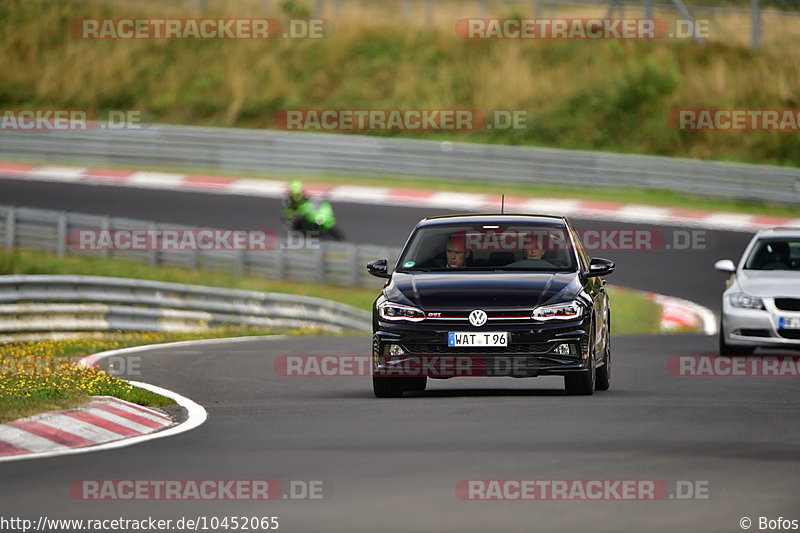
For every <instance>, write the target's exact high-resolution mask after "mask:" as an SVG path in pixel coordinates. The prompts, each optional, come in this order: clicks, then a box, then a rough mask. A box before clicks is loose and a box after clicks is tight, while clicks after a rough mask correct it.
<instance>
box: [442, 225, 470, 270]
mask: <svg viewBox="0 0 800 533" xmlns="http://www.w3.org/2000/svg"><path fill="white" fill-rule="evenodd" d="M445 253H446V254H447V268H463V267H465V266H467V259H469V257H470V253H471V252H470V251H469V250H467V238H466V235H464V233H453V234H452V235H450V237H449V238H448V239H447V246H446V247H445Z"/></svg>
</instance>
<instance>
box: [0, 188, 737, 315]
mask: <svg viewBox="0 0 800 533" xmlns="http://www.w3.org/2000/svg"><path fill="white" fill-rule="evenodd" d="M0 198H1V199H2V200H1V201H0V203H3V204H6V205H20V206H26V207H41V208H45V209H63V210H66V211H75V212H81V213H90V214H107V215H114V216H121V217H130V218H139V219H146V220H156V221H160V222H172V223H176V224H189V225H197V226H204V227H216V228H226V229H255V228H259V229H273V230H276V231H283V225H282V224H281V220H280V201H279V200H276V199H270V198H254V197H246V196H234V195H224V194H219V195H217V194H209V193H196V192H174V191H161V190H152V189H138V188H128V187H116V186H114V187H111V186H100V185H78V184H64V183H52V182H37V181H28V180H5V179H0ZM333 208H334V213H335V215H336V220H337V221H338V224H339V225H340V227H341V229H342V231H343V232H344V235H345V237H346V239H347V240H349V241H352V242H361V243H375V244H386V245H391V246H402V244H403V243H404V242H405V239H406V238H407V237H408V234H409V233H410V232H411V229H413V227H414V225H415V224H416V223H417V222H419V220H420V219H422V218H424V217H426V216H434V215H442V214H447V212H443V211H441V210H437V209H428V208H426V209H421V208H408V207H388V206H374V205H365V204H346V203H341V202H336V203H334V204H333ZM452 212H459V210H453V211H452ZM571 220H572V221H573V224H574V225H575V227H576V228H577V229H579V230H581V229H593V230H603V229H621V228H627V229H636V230H653V231H657V232H663V235H664V236H665V238H666V239H667V243H670V242H672V241H673V235H674V233H673V231H674V230H676V229H677V230H679V231H683V232H686V231H691V230H692V229H691V228H670V227H665V226H655V225H652V224H625V223H622V222H601V221H597V220H580V219H574V218H573V219H571ZM656 240H657V239H654V242H655V241H656ZM749 240H750V234H747V233H739V232H720V231H714V232H711V231H709V232H706V234H705V245H704V247H703V248H702V249H698V250H674V249H671V250H666V249H662V250H655V251H652V250H648V251H635V250H624V251H620V250H608V251H606V250H603V251H598V252H596V253H594V254H591V253H590V255H597V256H600V257H606V258H608V259H612V260H614V261H616V262H617V270H616V271H615V272H614V274H612V276H611V277H609V283H613V284H616V285H622V286H626V287H631V288H635V289H640V290H647V291H655V292H660V293H663V294H667V295H669V296H676V297H679V298H687V299H690V300H692V301H695V302H697V303H699V304H701V305H705V306H706V307H709V308H710V309H712V310H714V311H715V312H716V311H717V310H718V308H719V298H720V295H721V294H722V290H723V284H724V280H725V276H724V275H723V274H720V273H718V272H716V271H715V270H714V268H713V266H714V262H715V261H716V260H718V259H734V260H738V259H739V257H740V256H741V254H742V252H743V251H744V248H745V246H746V245H747V243H748V242H749ZM376 259H377V258H376Z"/></svg>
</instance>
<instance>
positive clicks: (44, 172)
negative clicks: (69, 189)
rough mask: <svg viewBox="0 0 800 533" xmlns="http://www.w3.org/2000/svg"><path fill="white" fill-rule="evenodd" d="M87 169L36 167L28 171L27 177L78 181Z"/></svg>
mask: <svg viewBox="0 0 800 533" xmlns="http://www.w3.org/2000/svg"><path fill="white" fill-rule="evenodd" d="M87 170H88V169H86V168H79V167H37V168H34V169H32V170H31V171H30V172H28V177H29V178H33V179H37V180H47V181H78V180H79V179H81V178H82V177H83V173H84V172H86V171H87Z"/></svg>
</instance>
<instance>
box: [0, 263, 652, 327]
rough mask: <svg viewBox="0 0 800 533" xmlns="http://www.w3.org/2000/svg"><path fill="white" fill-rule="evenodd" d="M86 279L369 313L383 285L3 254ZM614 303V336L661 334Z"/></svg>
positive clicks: (616, 294)
mask: <svg viewBox="0 0 800 533" xmlns="http://www.w3.org/2000/svg"><path fill="white" fill-rule="evenodd" d="M45 273H47V274H62V275H66V274H83V275H96V276H113V277H127V278H135V279H151V280H157V281H169V282H176V283H190V284H200V285H208V286H214V287H225V288H235V289H246V290H256V291H269V292H281V293H289V294H302V295H305V296H314V297H318V298H326V299H328V300H334V301H337V302H342V303H346V304H348V305H352V306H354V307H357V308H360V309H365V310H371V309H372V303H373V301H374V300H375V297H376V296H377V295H378V290H379V286H380V283H379V282H377V280H376V287H375V288H363V287H337V286H333V285H319V284H307V283H296V282H287V281H275V280H267V279H264V278H260V277H256V276H235V275H232V274H227V273H224V272H208V271H201V270H186V269H180V268H172V267H155V266H149V265H144V264H142V263H138V262H135V261H125V260H119V259H101V258H93V257H70V256H66V257H58V256H56V255H55V254H52V253H47V252H39V251H32V250H14V251H13V252H9V251H7V250H3V249H0V275H3V274H45ZM609 293H610V294H611V298H612V301H613V302H614V317H615V318H614V332H615V334H618V335H625V334H630V333H657V332H658V331H659V327H658V315H659V308H658V306H657V305H656V304H654V303H653V302H651V301H650V300H648V299H647V298H645V297H644V296H643V295H642V294H641V293H639V292H636V291H631V290H626V289H620V288H617V287H612V288H610V289H609Z"/></svg>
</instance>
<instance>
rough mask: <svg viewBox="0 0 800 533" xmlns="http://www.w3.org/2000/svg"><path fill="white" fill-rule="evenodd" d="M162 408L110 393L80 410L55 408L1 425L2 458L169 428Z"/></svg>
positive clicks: (84, 445)
mask: <svg viewBox="0 0 800 533" xmlns="http://www.w3.org/2000/svg"><path fill="white" fill-rule="evenodd" d="M174 424H175V422H174V421H173V420H172V418H170V417H169V416H167V415H166V414H164V413H163V412H161V411H158V410H156V409H150V408H147V407H142V406H141V405H136V404H133V403H130V402H126V401H124V400H120V399H118V398H112V397H110V396H96V397H94V398H93V399H92V400H91V401H90V402H89V403H87V404H85V405H82V406H81V407H80V408H77V409H68V410H64V411H52V412H49V413H44V414H40V415H35V416H32V417H29V418H23V419H21V420H15V421H14V422H9V423H7V424H2V425H0V457H10V456H19V455H27V454H31V453H46V452H59V451H64V450H71V449H74V448H84V447H86V446H95V445H98V444H105V443H108V442H113V441H117V440H120V439H124V438H128V437H136V436H140V435H146V434H148V433H153V432H155V431H160V430H162V429H165V428H168V427H170V426H172V425H174Z"/></svg>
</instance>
